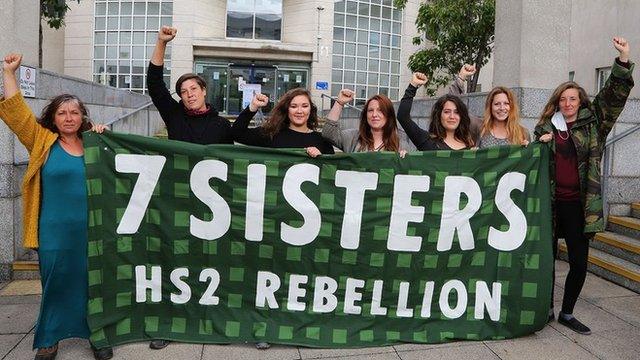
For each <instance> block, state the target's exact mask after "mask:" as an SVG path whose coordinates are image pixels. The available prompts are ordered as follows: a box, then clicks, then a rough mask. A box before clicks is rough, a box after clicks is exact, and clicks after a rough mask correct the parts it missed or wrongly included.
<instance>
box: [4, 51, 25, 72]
mask: <svg viewBox="0 0 640 360" xmlns="http://www.w3.org/2000/svg"><path fill="white" fill-rule="evenodd" d="M21 62H22V54H16V53H9V54H7V56H5V57H4V61H3V62H2V68H3V69H4V71H10V72H15V71H16V70H18V68H19V67H20V63H21Z"/></svg>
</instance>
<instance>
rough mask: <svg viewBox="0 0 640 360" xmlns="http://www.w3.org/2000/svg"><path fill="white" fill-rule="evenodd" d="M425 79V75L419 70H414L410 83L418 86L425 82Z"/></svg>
mask: <svg viewBox="0 0 640 360" xmlns="http://www.w3.org/2000/svg"><path fill="white" fill-rule="evenodd" d="M427 79H428V78H427V75H425V74H423V73H421V72H414V73H413V76H412V77H411V85H413V86H415V87H420V86H422V85H424V84H426V83H427Z"/></svg>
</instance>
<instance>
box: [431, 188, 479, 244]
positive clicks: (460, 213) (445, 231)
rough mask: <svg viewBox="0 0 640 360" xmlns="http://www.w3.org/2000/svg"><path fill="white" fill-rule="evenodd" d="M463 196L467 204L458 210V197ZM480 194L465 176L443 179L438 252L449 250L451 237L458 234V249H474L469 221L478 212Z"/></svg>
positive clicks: (451, 242)
mask: <svg viewBox="0 0 640 360" xmlns="http://www.w3.org/2000/svg"><path fill="white" fill-rule="evenodd" d="M462 194H465V195H466V196H467V199H468V202H467V205H466V206H465V207H464V209H460V195H462ZM480 205H482V192H481V191H480V186H478V183H477V182H476V181H475V180H473V179H472V178H470V177H466V176H447V177H446V178H445V179H444V196H443V199H442V217H441V218H440V231H439V232H438V245H437V246H436V248H437V249H438V251H448V250H451V246H453V236H454V235H455V233H456V231H457V232H458V241H459V242H460V249H462V250H471V249H473V248H474V247H475V244H474V241H473V232H472V231H471V224H470V223H469V220H470V219H471V217H472V216H473V215H474V214H475V213H476V212H477V211H478V210H480Z"/></svg>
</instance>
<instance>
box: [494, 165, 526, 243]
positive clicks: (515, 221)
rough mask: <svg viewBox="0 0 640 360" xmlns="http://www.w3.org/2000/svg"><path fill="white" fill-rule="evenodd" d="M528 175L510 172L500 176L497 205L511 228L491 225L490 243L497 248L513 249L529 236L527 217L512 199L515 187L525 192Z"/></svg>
mask: <svg viewBox="0 0 640 360" xmlns="http://www.w3.org/2000/svg"><path fill="white" fill-rule="evenodd" d="M526 181H527V177H526V176H524V174H521V173H517V172H510V173H506V174H504V175H503V176H502V177H501V178H500V182H499V183H498V188H497V189H496V199H495V201H496V207H497V208H498V210H499V211H500V212H501V213H503V214H504V216H505V217H506V218H507V220H508V221H509V230H507V231H500V230H498V229H496V228H494V227H493V226H491V227H489V235H488V240H487V241H488V243H489V246H491V247H492V248H494V249H496V250H501V251H513V250H515V249H517V248H519V247H520V245H522V243H523V242H524V239H525V238H526V236H527V217H526V216H524V213H523V212H522V209H520V208H519V207H518V206H517V205H516V204H515V203H514V202H513V200H511V192H512V191H513V190H515V189H518V190H520V191H521V192H524V184H525V183H526Z"/></svg>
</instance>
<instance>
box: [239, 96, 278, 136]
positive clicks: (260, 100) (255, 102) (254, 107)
mask: <svg viewBox="0 0 640 360" xmlns="http://www.w3.org/2000/svg"><path fill="white" fill-rule="evenodd" d="M268 103H269V97H268V96H267V95H263V94H255V95H254V96H253V99H251V103H250V104H249V106H248V107H247V108H245V109H244V110H242V112H241V113H240V115H238V117H237V118H236V120H235V121H234V122H233V125H232V126H231V133H232V134H233V140H234V141H237V142H239V143H241V144H245V145H253V146H262V147H270V146H271V139H270V138H269V137H268V136H267V135H265V134H264V133H263V132H262V128H260V127H256V128H252V129H249V123H250V122H251V119H253V116H254V115H255V114H256V112H257V111H258V109H260V108H262V107H264V106H266V105H267V104H268Z"/></svg>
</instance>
